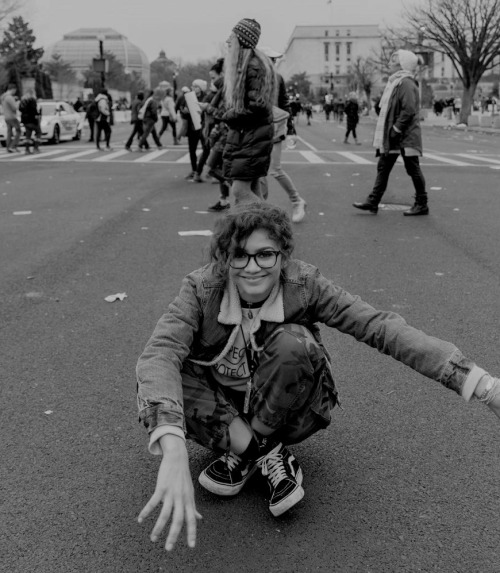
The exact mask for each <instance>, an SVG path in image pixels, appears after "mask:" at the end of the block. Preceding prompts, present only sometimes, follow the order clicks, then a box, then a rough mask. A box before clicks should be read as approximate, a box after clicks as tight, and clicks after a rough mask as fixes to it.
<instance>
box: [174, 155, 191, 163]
mask: <svg viewBox="0 0 500 573" xmlns="http://www.w3.org/2000/svg"><path fill="white" fill-rule="evenodd" d="M189 162H190V158H189V153H186V155H183V156H182V157H180V158H179V159H177V161H176V163H189Z"/></svg>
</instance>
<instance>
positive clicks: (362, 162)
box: [337, 151, 374, 165]
mask: <svg viewBox="0 0 500 573" xmlns="http://www.w3.org/2000/svg"><path fill="white" fill-rule="evenodd" d="M337 153H338V154H339V155H341V156H342V157H345V158H346V159H349V161H352V162H353V163H358V164H359V165H374V162H373V161H370V160H369V159H365V158H364V157H362V156H361V155H357V154H356V153H352V152H351V151H337Z"/></svg>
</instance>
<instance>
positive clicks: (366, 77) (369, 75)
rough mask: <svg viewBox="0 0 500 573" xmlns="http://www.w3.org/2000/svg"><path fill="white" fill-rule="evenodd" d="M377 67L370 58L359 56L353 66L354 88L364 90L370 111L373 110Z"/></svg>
mask: <svg viewBox="0 0 500 573" xmlns="http://www.w3.org/2000/svg"><path fill="white" fill-rule="evenodd" d="M376 71H377V66H376V64H375V62H374V61H373V60H372V59H370V58H362V57H360V56H358V57H357V58H356V60H355V61H354V63H353V64H352V75H353V79H354V85H353V88H354V89H355V90H356V91H357V90H362V91H363V92H364V94H365V95H366V101H367V103H368V109H370V108H371V98H372V89H373V84H374V82H375V77H376V75H377V74H376Z"/></svg>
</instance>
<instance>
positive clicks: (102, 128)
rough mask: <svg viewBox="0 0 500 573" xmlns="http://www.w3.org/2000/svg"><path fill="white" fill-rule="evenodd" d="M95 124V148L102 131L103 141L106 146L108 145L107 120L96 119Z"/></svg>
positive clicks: (109, 127)
mask: <svg viewBox="0 0 500 573" xmlns="http://www.w3.org/2000/svg"><path fill="white" fill-rule="evenodd" d="M96 125H97V133H96V139H95V142H96V145H97V149H99V142H100V141H101V133H102V132H104V141H105V143H106V147H109V142H110V140H111V126H110V125H109V123H108V122H107V121H98V122H96Z"/></svg>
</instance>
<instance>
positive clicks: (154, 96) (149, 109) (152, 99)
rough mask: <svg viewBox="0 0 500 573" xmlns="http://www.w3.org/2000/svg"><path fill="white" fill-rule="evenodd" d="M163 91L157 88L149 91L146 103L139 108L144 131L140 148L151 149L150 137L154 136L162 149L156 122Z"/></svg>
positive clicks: (157, 144)
mask: <svg viewBox="0 0 500 573" xmlns="http://www.w3.org/2000/svg"><path fill="white" fill-rule="evenodd" d="M162 96H163V91H162V90H161V89H160V88H156V89H155V90H154V91H151V92H149V96H148V98H147V99H146V101H145V102H144V105H143V106H142V107H141V109H140V110H139V114H138V115H139V119H142V124H143V129H144V133H143V134H142V137H141V139H140V141H139V150H140V151H142V150H143V149H149V143H148V137H149V136H150V135H152V136H153V139H154V142H155V143H156V147H158V149H162V148H163V146H162V144H161V141H160V138H159V137H158V133H157V132H156V127H155V125H156V122H157V121H158V108H159V106H160V102H161V100H162Z"/></svg>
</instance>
